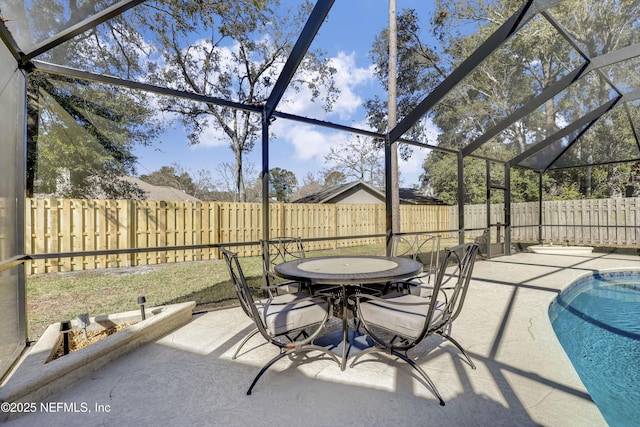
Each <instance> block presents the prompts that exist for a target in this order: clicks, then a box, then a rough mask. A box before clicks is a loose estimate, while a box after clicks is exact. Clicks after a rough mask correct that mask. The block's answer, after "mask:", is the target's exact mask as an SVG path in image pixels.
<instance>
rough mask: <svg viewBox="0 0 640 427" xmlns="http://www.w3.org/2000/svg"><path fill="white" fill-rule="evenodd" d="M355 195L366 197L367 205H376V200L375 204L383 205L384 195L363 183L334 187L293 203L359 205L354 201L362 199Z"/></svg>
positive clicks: (357, 182) (356, 182)
mask: <svg viewBox="0 0 640 427" xmlns="http://www.w3.org/2000/svg"><path fill="white" fill-rule="evenodd" d="M357 193H360V195H366V196H368V199H369V201H368V203H376V200H377V203H384V193H383V192H381V191H379V190H377V189H376V188H375V187H373V186H371V185H369V184H367V183H366V182H364V181H354V182H350V183H347V184H338V185H334V186H332V187H328V188H325V189H324V190H321V191H318V192H317V193H314V194H310V195H308V196H306V197H302V198H301V199H297V200H294V201H293V203H349V200H350V199H352V200H353V202H352V203H361V202H358V201H357V200H356V199H362V198H363V197H357ZM354 195H356V198H353V197H354Z"/></svg>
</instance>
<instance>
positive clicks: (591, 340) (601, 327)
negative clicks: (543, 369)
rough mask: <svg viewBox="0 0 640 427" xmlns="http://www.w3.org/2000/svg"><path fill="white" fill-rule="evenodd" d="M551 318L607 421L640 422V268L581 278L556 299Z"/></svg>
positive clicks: (613, 424)
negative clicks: (639, 269) (638, 269)
mask: <svg viewBox="0 0 640 427" xmlns="http://www.w3.org/2000/svg"><path fill="white" fill-rule="evenodd" d="M549 318H550V319H551V324H552V325H553V329H554V331H555V333H556V335H557V336H558V340H559V341H560V343H561V344H562V347H563V348H564V350H565V351H566V353H567V355H568V356H569V358H570V359H571V362H572V363H573V366H574V367H575V369H576V371H577V373H578V375H579V376H580V379H581V380H582V382H583V383H584V385H585V387H586V388H587V390H588V391H589V394H591V397H592V399H593V401H594V402H595V403H596V405H597V406H598V408H599V409H600V412H601V413H602V415H603V416H604V418H605V420H606V421H607V423H608V424H609V425H610V426H611V427H618V426H637V425H640V424H639V422H640V421H639V420H640V272H637V271H636V272H607V273H599V274H595V275H593V276H587V277H584V278H581V279H579V280H578V281H576V282H575V283H573V284H572V285H571V286H570V287H569V288H567V289H566V290H565V291H563V292H562V293H561V294H560V295H558V297H557V298H556V299H555V300H554V302H553V303H552V304H551V307H550V308H549Z"/></svg>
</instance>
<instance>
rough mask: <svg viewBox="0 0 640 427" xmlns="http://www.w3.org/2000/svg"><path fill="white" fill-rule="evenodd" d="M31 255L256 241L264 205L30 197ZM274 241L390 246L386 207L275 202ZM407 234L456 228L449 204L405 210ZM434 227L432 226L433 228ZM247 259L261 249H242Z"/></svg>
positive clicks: (201, 254)
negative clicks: (288, 238) (279, 238)
mask: <svg viewBox="0 0 640 427" xmlns="http://www.w3.org/2000/svg"><path fill="white" fill-rule="evenodd" d="M27 207H28V208H27V210H26V218H25V223H26V228H27V229H26V239H25V242H26V248H25V251H26V252H25V253H27V254H49V253H68V252H88V251H102V250H126V249H132V248H142V249H144V248H155V247H171V246H189V245H208V244H224V243H242V242H256V241H258V240H260V239H261V238H262V227H263V225H262V204H261V203H230V202H164V201H151V200H89V199H28V201H27ZM269 210H270V212H269V218H270V219H269V226H270V230H269V235H270V236H300V237H302V238H303V239H325V240H319V241H315V242H308V243H305V248H307V250H311V251H312V250H321V249H330V248H335V247H347V246H356V245H362V244H370V243H380V244H382V243H383V242H384V238H383V237H368V238H350V239H341V240H331V239H336V238H342V237H348V236H358V235H362V236H366V235H375V234H382V235H384V233H385V207H384V205H373V204H369V205H329V204H327V205H324V204H318V205H316V204H280V203H278V204H271V205H270V206H269ZM401 212H402V214H401V216H402V218H403V223H402V227H403V230H405V231H429V230H434V231H435V230H444V229H448V228H449V226H448V219H449V207H448V206H402V207H401ZM425 227H426V228H425ZM232 249H233V250H237V251H238V252H239V254H240V255H242V256H255V255H259V254H260V248H259V247H258V245H248V246H234V247H233V248H232ZM217 258H219V251H218V250H217V249H216V248H199V249H180V250H166V251H165V250H163V251H150V252H136V253H122V254H113V255H91V256H78V257H73V256H70V257H62V258H48V259H38V260H33V261H31V262H30V263H29V265H28V266H27V272H28V274H36V273H48V272H58V271H75V270H92V269H96V268H109V267H127V266H137V265H149V264H161V263H171V262H184V261H200V260H209V259H217Z"/></svg>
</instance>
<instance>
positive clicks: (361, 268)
mask: <svg viewBox="0 0 640 427" xmlns="http://www.w3.org/2000/svg"><path fill="white" fill-rule="evenodd" d="M422 268H423V266H422V264H421V263H420V262H418V261H414V260H412V259H408V258H397V257H386V256H330V257H317V258H303V259H296V260H294V261H287V262H283V263H282V264H278V265H276V266H275V267H274V271H275V273H276V274H277V275H278V276H280V277H283V278H285V279H289V280H294V281H300V282H306V283H309V284H311V285H337V286H340V287H341V292H340V294H341V298H342V341H341V342H340V343H337V344H333V345H332V347H333V348H336V349H337V348H340V347H341V353H342V365H341V369H342V370H343V371H344V369H345V367H346V365H347V357H348V353H349V325H348V322H347V304H346V298H347V286H349V287H351V288H352V287H354V286H358V285H366V284H371V283H386V282H391V281H394V280H399V279H406V278H410V277H415V276H417V275H418V274H420V273H421V272H422Z"/></svg>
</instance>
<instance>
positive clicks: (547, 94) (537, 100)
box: [462, 63, 587, 156]
mask: <svg viewBox="0 0 640 427" xmlns="http://www.w3.org/2000/svg"><path fill="white" fill-rule="evenodd" d="M586 67H587V64H586V63H585V64H583V65H582V66H581V67H579V68H576V69H575V70H573V71H572V72H570V73H569V74H567V75H566V76H564V77H563V78H561V79H560V80H558V81H557V82H555V83H554V84H552V85H551V86H549V87H548V88H546V89H545V90H544V91H542V92H541V93H540V94H539V95H538V96H536V97H534V98H533V99H531V100H530V101H529V102H527V103H526V104H525V105H523V106H522V107H520V108H519V109H517V110H516V111H514V112H513V113H511V114H510V115H509V116H507V117H506V118H505V119H503V120H502V121H501V122H500V123H498V124H497V125H496V126H494V127H493V128H491V129H489V130H488V131H486V132H485V133H484V134H482V135H481V136H480V137H478V138H476V140H475V141H473V142H472V143H471V144H469V145H467V146H466V147H464V148H463V149H462V154H463V155H465V156H468V155H470V154H471V153H473V152H474V151H475V150H477V149H478V148H480V147H481V146H482V145H483V144H484V143H485V142H487V141H489V140H490V139H491V138H493V137H494V136H496V135H498V134H499V133H500V132H502V131H504V130H505V129H507V128H508V127H509V126H511V125H512V124H513V123H515V122H516V121H518V120H520V119H522V118H523V117H525V116H527V115H528V114H529V113H531V112H533V111H534V110H535V109H536V108H538V107H540V105H542V104H543V103H544V102H546V101H547V100H549V99H551V98H553V97H554V96H556V95H557V94H559V93H560V92H562V91H563V90H565V89H566V88H567V87H569V85H571V83H573V82H574V81H576V80H578V79H579V78H580V76H582V75H583V74H584V73H585V70H586Z"/></svg>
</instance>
